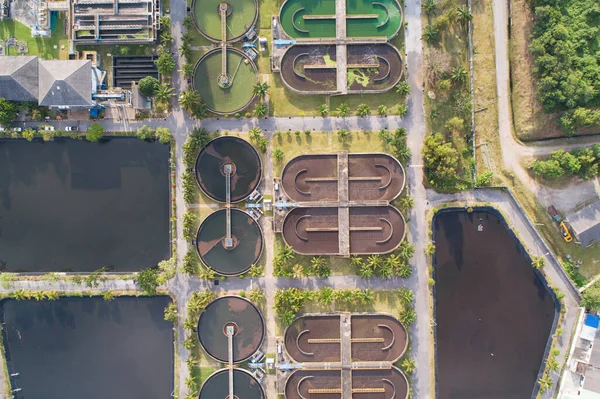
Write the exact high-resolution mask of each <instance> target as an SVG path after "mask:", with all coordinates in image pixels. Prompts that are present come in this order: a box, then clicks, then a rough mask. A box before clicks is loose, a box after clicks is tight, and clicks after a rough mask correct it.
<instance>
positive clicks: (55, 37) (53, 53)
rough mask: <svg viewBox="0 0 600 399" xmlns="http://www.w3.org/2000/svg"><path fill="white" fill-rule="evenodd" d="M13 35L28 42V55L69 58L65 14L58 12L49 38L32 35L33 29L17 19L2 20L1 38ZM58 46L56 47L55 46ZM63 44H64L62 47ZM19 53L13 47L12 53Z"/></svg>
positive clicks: (0, 24)
mask: <svg viewBox="0 0 600 399" xmlns="http://www.w3.org/2000/svg"><path fill="white" fill-rule="evenodd" d="M11 37H14V38H16V39H17V40H19V41H24V42H27V46H28V50H29V52H28V53H27V55H37V56H39V57H40V58H43V59H45V60H58V59H67V58H68V54H69V44H68V39H67V36H66V35H65V16H64V14H63V13H58V18H57V19H56V26H55V27H54V30H53V31H52V36H51V37H49V38H40V37H31V29H30V28H29V27H27V26H25V25H23V24H22V23H20V22H17V21H15V20H4V21H0V39H1V40H7V39H9V38H11ZM55 46H56V48H54V47H55ZM61 46H64V48H63V49H61ZM8 55H19V54H17V53H16V49H14V48H12V47H11V50H10V54H8Z"/></svg>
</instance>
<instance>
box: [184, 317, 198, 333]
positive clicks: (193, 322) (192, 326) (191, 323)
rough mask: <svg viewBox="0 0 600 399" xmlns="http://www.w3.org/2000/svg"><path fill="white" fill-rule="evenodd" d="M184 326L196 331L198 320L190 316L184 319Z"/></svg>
mask: <svg viewBox="0 0 600 399" xmlns="http://www.w3.org/2000/svg"><path fill="white" fill-rule="evenodd" d="M183 328H185V329H186V330H190V331H194V329H196V320H194V318H193V317H188V318H186V319H185V320H184V321H183Z"/></svg>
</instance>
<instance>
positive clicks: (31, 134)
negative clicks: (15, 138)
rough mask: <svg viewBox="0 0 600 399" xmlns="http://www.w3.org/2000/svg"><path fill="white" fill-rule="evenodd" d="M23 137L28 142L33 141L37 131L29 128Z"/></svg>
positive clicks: (24, 131)
mask: <svg viewBox="0 0 600 399" xmlns="http://www.w3.org/2000/svg"><path fill="white" fill-rule="evenodd" d="M21 135H22V136H23V138H24V139H26V140H27V141H32V140H33V139H34V138H35V130H33V129H31V128H27V129H25V130H23V133H21Z"/></svg>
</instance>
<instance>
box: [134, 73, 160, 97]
mask: <svg viewBox="0 0 600 399" xmlns="http://www.w3.org/2000/svg"><path fill="white" fill-rule="evenodd" d="M159 87H160V83H159V82H158V79H156V78H155V77H153V76H146V77H145V78H142V79H140V81H139V83H138V89H139V90H140V93H142V94H143V95H144V96H146V97H152V96H154V95H155V94H156V92H157V90H158V88H159Z"/></svg>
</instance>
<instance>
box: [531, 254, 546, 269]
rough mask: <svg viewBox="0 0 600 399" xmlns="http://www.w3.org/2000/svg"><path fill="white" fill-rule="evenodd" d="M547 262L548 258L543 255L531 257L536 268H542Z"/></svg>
mask: <svg viewBox="0 0 600 399" xmlns="http://www.w3.org/2000/svg"><path fill="white" fill-rule="evenodd" d="M545 264H546V259H544V257H543V256H534V257H533V258H532V259H531V266H533V267H534V268H535V269H541V268H542V267H544V265H545Z"/></svg>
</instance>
